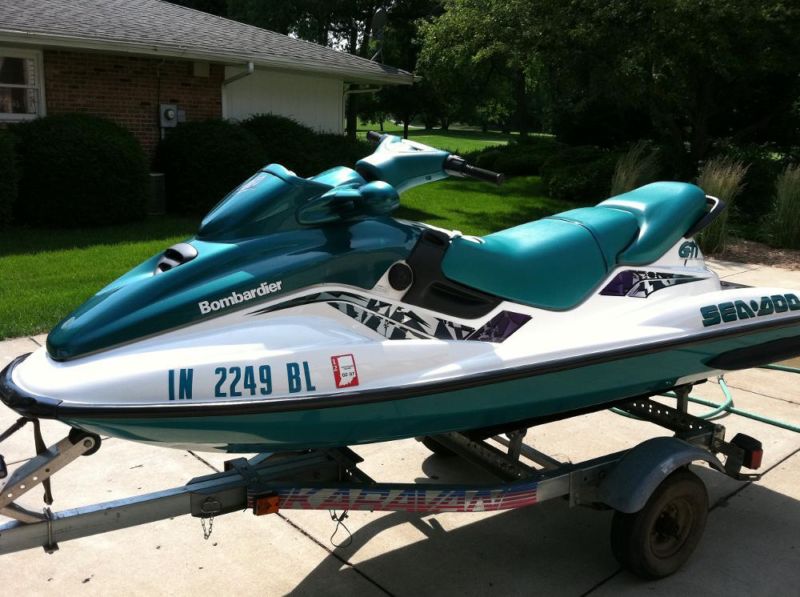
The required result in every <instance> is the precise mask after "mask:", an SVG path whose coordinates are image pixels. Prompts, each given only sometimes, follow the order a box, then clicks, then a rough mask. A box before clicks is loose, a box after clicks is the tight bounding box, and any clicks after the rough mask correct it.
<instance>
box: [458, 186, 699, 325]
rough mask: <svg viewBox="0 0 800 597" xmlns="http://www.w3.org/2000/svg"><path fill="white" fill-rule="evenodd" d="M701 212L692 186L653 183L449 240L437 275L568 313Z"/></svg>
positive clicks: (651, 257)
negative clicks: (591, 203)
mask: <svg viewBox="0 0 800 597" xmlns="http://www.w3.org/2000/svg"><path fill="white" fill-rule="evenodd" d="M705 210H706V201H705V194H704V193H703V191H702V190H701V189H700V188H698V187H696V186H695V185H691V184H686V183H679V182H657V183H653V184H649V185H646V186H644V187H641V188H639V189H636V190H633V191H631V192H629V193H624V194H622V195H618V196H616V197H612V198H611V199H607V200H606V201H603V202H602V203H600V204H598V205H597V206H595V207H582V208H578V209H573V210H570V211H566V212H563V213H560V214H556V215H553V216H550V217H547V218H544V219H541V220H536V221H534V222H529V223H527V224H522V225H521V226H515V227H514V228H509V229H508V230H501V231H500V232H495V233H494V234H489V235H488V236H485V237H483V238H482V239H473V238H465V237H458V238H454V239H453V241H452V242H451V245H450V248H449V249H448V250H447V253H446V254H445V256H444V260H443V261H442V270H443V272H444V275H445V276H446V277H447V278H449V279H451V280H453V281H455V282H459V283H461V284H464V285H466V286H470V287H472V288H476V289H478V290H481V291H483V292H487V293H490V294H494V295H496V296H499V297H502V298H505V299H508V300H512V301H515V302H519V303H523V304H526V305H531V306H533V307H539V308H542V309H551V310H565V309H571V308H573V307H575V306H576V305H578V304H579V303H581V302H582V301H583V300H585V299H586V298H587V297H588V296H589V295H590V294H591V293H592V291H593V290H594V289H595V288H596V287H597V286H598V285H599V284H600V283H601V282H602V281H603V280H604V279H605V278H606V277H607V276H608V274H609V273H610V272H611V271H612V270H613V269H615V268H616V267H618V266H621V265H623V266H624V265H630V266H641V265H645V264H648V263H652V262H653V261H656V260H657V259H658V258H659V257H661V256H662V255H663V254H664V253H666V252H667V251H668V250H669V249H670V247H672V246H673V245H674V244H675V243H676V242H678V239H680V238H681V237H682V236H683V235H684V234H685V233H686V231H687V230H689V229H690V228H691V226H692V225H693V224H694V223H695V222H697V220H699V219H700V218H701V217H702V216H703V214H704V213H705Z"/></svg>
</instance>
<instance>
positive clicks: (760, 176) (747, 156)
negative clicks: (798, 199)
mask: <svg viewBox="0 0 800 597" xmlns="http://www.w3.org/2000/svg"><path fill="white" fill-rule="evenodd" d="M712 157H725V158H728V159H729V160H733V161H737V162H741V163H743V164H744V165H745V166H747V173H746V174H745V177H744V180H743V188H742V191H741V193H740V194H739V196H738V197H737V199H736V210H737V214H738V215H739V216H740V217H739V219H741V220H743V221H744V222H754V221H756V220H758V219H759V218H761V217H763V216H765V215H767V214H768V213H769V212H770V209H771V208H772V199H773V197H774V193H775V179H776V178H778V176H779V175H780V173H781V171H783V169H784V168H785V167H786V165H787V163H788V160H787V159H786V157H785V156H784V155H783V154H782V153H781V152H779V151H778V150H777V149H776V148H774V147H771V146H769V145H733V144H727V145H722V146H721V147H719V148H718V149H717V151H716V152H715V153H714V154H713V156H712Z"/></svg>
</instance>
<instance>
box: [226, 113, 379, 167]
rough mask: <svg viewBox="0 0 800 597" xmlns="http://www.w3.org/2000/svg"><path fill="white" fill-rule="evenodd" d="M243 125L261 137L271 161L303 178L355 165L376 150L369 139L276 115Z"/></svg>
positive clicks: (253, 119) (254, 119) (267, 115)
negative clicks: (322, 130)
mask: <svg viewBox="0 0 800 597" xmlns="http://www.w3.org/2000/svg"><path fill="white" fill-rule="evenodd" d="M241 125H242V127H243V128H245V129H246V130H248V131H250V132H251V133H252V134H253V135H255V136H256V137H257V138H258V140H259V142H260V143H261V146H262V147H263V149H264V152H265V155H266V158H267V161H268V162H271V163H278V164H281V165H283V166H285V167H286V168H288V169H289V170H292V171H293V172H295V173H296V174H297V175H298V176H303V177H308V176H314V175H315V174H319V173H320V172H322V171H323V170H327V169H328V168H333V167H334V166H350V167H352V166H353V165H354V164H355V162H356V161H358V160H359V159H361V158H362V157H364V156H366V155H368V154H370V153H372V151H373V149H374V148H373V147H372V145H370V144H369V143H367V142H366V141H353V140H350V139H348V138H347V137H343V136H342V135H333V134H320V133H316V132H315V131H313V130H312V129H310V128H308V127H306V126H303V125H302V124H300V123H298V122H295V121H294V120H292V119H291V118H285V117H283V116H276V115H274V114H258V115H256V116H252V117H250V118H248V119H247V120H244V121H242V123H241Z"/></svg>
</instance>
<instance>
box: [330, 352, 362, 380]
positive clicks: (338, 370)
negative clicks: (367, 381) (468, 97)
mask: <svg viewBox="0 0 800 597" xmlns="http://www.w3.org/2000/svg"><path fill="white" fill-rule="evenodd" d="M331 366H332V367H333V379H334V381H336V387H337V388H352V387H353V386H357V385H358V371H356V360H355V359H354V358H353V355H352V354H340V355H338V356H335V357H331Z"/></svg>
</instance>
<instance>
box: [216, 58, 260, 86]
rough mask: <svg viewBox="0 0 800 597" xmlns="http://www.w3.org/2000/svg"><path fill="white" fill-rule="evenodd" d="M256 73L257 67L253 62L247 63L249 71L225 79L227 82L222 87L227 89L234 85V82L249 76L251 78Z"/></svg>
mask: <svg viewBox="0 0 800 597" xmlns="http://www.w3.org/2000/svg"><path fill="white" fill-rule="evenodd" d="M254 72H256V65H255V64H253V63H252V62H248V63H247V70H245V71H244V72H242V73H236V74H235V75H233V76H232V77H228V78H227V79H225V80H224V81H223V82H222V86H223V87H227V86H228V85H230V84H231V83H233V82H234V81H238V80H239V79H244V78H245V77H249V76H250V75H252V74H253V73H254Z"/></svg>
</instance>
